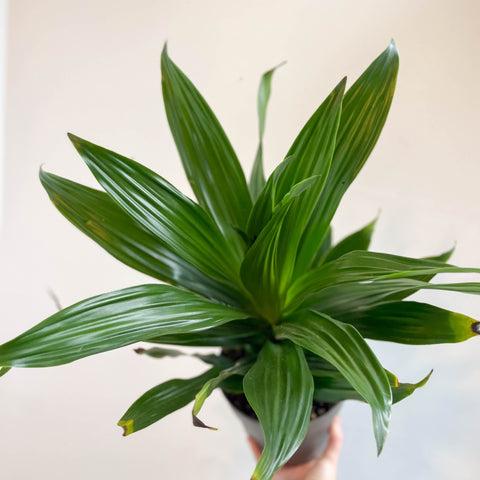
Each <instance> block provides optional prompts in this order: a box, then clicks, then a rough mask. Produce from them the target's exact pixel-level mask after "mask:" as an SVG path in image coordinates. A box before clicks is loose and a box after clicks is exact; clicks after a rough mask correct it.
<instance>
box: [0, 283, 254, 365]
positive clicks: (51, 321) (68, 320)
mask: <svg viewBox="0 0 480 480" xmlns="http://www.w3.org/2000/svg"><path fill="white" fill-rule="evenodd" d="M245 316H246V315H245V313H243V312H242V311H240V310H236V309H233V308H230V307H226V306H223V305H220V304H216V303H212V302H210V301H208V300H205V299H203V298H201V297H199V296H197V295H195V294H193V293H190V292H187V291H184V290H179V289H178V288H176V287H172V286H169V285H141V286H138V287H131V288H126V289H123V290H117V291H115V292H111V293H106V294H103V295H98V296H96V297H92V298H89V299H86V300H83V301H81V302H78V303H76V304H75V305H72V306H71V307H68V308H65V309H64V310H61V311H60V312H57V313H55V314H54V315H52V316H51V317H49V318H47V319H46V320H44V321H43V322H41V323H39V324H38V325H36V326H35V327H33V328H31V329H30V330H27V331H26V332H25V333H22V334H21V335H20V336H18V337H17V338H15V339H13V340H11V341H9V342H7V343H5V344H3V345H1V346H0V366H5V367H10V366H13V367H47V366H54V365H62V364H64V363H69V362H72V361H74V360H77V359H79V358H83V357H87V356H89V355H93V354H96V353H101V352H105V351H108V350H113V349H115V348H119V347H123V346H124V345H129V344H132V343H135V342H139V341H145V340H148V339H149V338H152V337H154V336H157V335H161V334H163V333H165V334H178V333H182V332H190V333H191V332H195V331H201V330H204V329H205V328H209V327H213V326H216V325H222V324H224V323H227V322H229V321H231V320H235V319H239V318H244V317H245Z"/></svg>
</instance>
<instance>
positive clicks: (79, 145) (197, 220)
mask: <svg viewBox="0 0 480 480" xmlns="http://www.w3.org/2000/svg"><path fill="white" fill-rule="evenodd" d="M69 137H70V140H71V141H72V143H73V144H74V146H75V148H76V149H77V150H78V152H79V153H80V155H81V156H82V158H83V160H84V161H85V163H86V164H87V166H88V167H89V168H90V170H91V171H92V173H93V174H94V175H95V177H96V178H97V180H98V181H99V183H100V184H101V185H102V187H103V188H104V189H105V190H106V191H107V193H108V194H109V195H110V196H111V197H112V198H113V199H114V200H115V201H116V202H117V203H118V204H119V205H120V206H121V207H122V208H123V209H124V210H125V211H126V212H127V213H128V214H129V215H130V216H131V217H133V218H134V219H135V220H137V221H138V222H139V223H141V224H142V225H143V227H144V228H146V229H147V230H149V231H150V232H151V233H152V234H153V235H155V236H157V237H158V238H159V239H160V240H161V241H162V242H164V243H165V244H167V245H169V246H170V248H171V249H172V250H173V251H174V252H175V253H176V254H177V255H179V256H181V257H182V258H183V259H184V260H185V261H187V262H188V263H191V264H192V265H195V266H196V267H197V268H198V269H199V270H201V271H202V272H204V273H206V274H207V275H209V276H212V277H214V278H219V279H220V280H221V281H222V282H227V281H230V282H231V284H232V289H233V290H234V291H235V289H236V287H235V282H236V281H237V282H238V281H239V279H238V270H239V262H240V257H237V256H235V255H233V254H232V250H231V248H230V247H229V245H228V244H227V243H226V241H225V239H224V238H223V237H222V234H221V232H220V231H219V230H218V228H217V226H216V225H215V223H214V222H213V220H212V219H211V218H210V217H209V216H208V215H207V214H206V213H205V212H204V211H203V209H202V208H201V207H200V206H199V205H197V204H195V203H194V202H192V201H191V200H190V199H189V198H187V197H186V196H185V195H183V194H182V193H181V192H179V191H178V190H177V189H176V188H175V187H174V186H173V185H171V184H170V183H168V182H167V181H166V180H165V179H163V178H162V177H160V176H159V175H157V174H155V173H154V172H152V171H151V170H149V169H148V168H146V167H144V166H142V165H140V164H139V163H137V162H134V161H133V160H130V159H128V158H126V157H123V156H121V155H119V154H117V153H114V152H112V151H110V150H107V149H105V148H102V147H99V146H97V145H94V144H93V143H90V142H87V141H86V140H82V139H80V138H78V137H76V136H74V135H72V134H70V135H69Z"/></svg>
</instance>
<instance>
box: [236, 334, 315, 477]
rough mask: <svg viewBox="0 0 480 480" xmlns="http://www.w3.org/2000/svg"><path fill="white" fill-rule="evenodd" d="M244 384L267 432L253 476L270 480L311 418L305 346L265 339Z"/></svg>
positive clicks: (311, 389) (310, 379)
mask: <svg viewBox="0 0 480 480" xmlns="http://www.w3.org/2000/svg"><path fill="white" fill-rule="evenodd" d="M243 386H244V390H245V395H246V397H247V400H248V403H250V405H251V406H252V408H253V410H254V411H255V413H256V415H257V417H258V420H259V422H260V425H261V426H262V429H263V432H264V436H265V448H264V449H263V452H262V455H261V457H260V460H259V461H258V463H257V466H256V468H255V472H254V474H253V476H252V480H270V479H271V478H272V476H273V474H274V473H275V471H276V470H278V469H279V468H280V467H281V466H282V465H284V464H285V463H286V462H287V461H288V460H289V458H290V457H291V456H292V455H293V454H294V453H295V451H296V450H297V449H298V447H299V446H300V444H301V443H302V441H303V439H304V437H305V435H306V433H307V428H308V425H309V422H310V413H311V411H312V395H313V380H312V375H311V373H310V370H309V369H308V365H307V362H306V360H305V356H304V354H303V351H302V349H301V348H299V347H297V346H296V345H293V344H291V343H290V342H282V343H278V344H274V343H271V342H266V343H265V345H264V347H263V349H262V351H261V352H260V355H259V357H258V359H257V362H256V363H255V365H254V366H253V367H252V368H251V369H250V371H249V372H248V373H247V374H246V375H245V378H244V380H243Z"/></svg>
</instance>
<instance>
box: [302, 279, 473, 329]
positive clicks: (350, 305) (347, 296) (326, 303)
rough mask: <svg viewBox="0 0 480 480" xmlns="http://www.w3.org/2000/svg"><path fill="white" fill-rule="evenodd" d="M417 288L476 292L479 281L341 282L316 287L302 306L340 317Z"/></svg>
mask: <svg viewBox="0 0 480 480" xmlns="http://www.w3.org/2000/svg"><path fill="white" fill-rule="evenodd" d="M421 289H425V290H443V291H450V292H461V293H471V294H474V295H480V282H464V283H427V282H422V281H420V280H417V279H415V278H399V279H393V280H380V281H375V282H369V283H345V284H343V285H335V286H332V287H327V288H324V289H322V290H320V291H319V292H317V293H315V294H314V295H312V296H311V297H310V298H308V299H307V300H306V301H305V302H304V303H303V306H305V307H306V306H310V307H312V308H314V309H316V310H319V311H322V312H324V313H327V314H328V315H332V316H335V317H337V318H341V317H342V316H343V315H345V314H348V313H349V312H352V311H354V310H365V309H366V308H369V307H373V306H374V305H376V304H378V303H381V302H383V301H385V299H387V298H390V297H391V295H394V294H397V293H408V294H410V293H412V292H415V291H418V290H421ZM472 328H473V326H472ZM476 333H478V332H476Z"/></svg>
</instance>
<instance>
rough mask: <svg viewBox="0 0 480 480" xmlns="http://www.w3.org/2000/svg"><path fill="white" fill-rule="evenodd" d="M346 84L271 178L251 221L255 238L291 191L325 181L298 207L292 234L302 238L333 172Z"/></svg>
mask: <svg viewBox="0 0 480 480" xmlns="http://www.w3.org/2000/svg"><path fill="white" fill-rule="evenodd" d="M345 82H346V80H345V79H343V80H342V81H341V82H340V83H339V84H338V85H337V86H336V87H335V89H334V90H333V91H332V92H331V94H330V95H329V96H328V97H327V98H326V100H325V101H324V102H323V103H322V104H321V105H320V107H318V109H317V110H316V111H315V113H314V114H313V115H312V116H311V118H310V119H309V120H308V122H307V123H306V125H305V126H304V127H303V129H302V131H301V132H300V133H299V135H298V137H297V138H296V139H295V141H294V143H293V145H292V146H291V148H290V150H289V152H288V154H287V156H286V158H285V160H284V161H283V163H284V165H281V166H279V167H277V169H276V171H275V172H274V174H272V176H271V178H272V181H270V179H269V182H267V185H266V187H265V188H264V190H263V191H262V192H261V194H260V196H259V197H258V199H257V202H256V203H255V205H254V208H253V210H252V213H251V215H250V218H249V220H248V233H249V235H250V237H255V236H256V235H258V234H259V233H260V231H261V229H262V228H263V227H264V226H265V225H266V224H267V223H268V221H269V220H270V217H271V215H272V212H273V211H274V209H275V206H276V205H277V204H278V203H279V202H280V201H281V200H282V199H283V198H284V196H285V195H287V193H288V192H289V191H291V189H292V188H293V187H294V185H296V184H298V183H299V182H301V181H302V180H305V179H306V178H309V177H312V176H319V177H320V178H321V181H319V182H317V184H316V186H315V188H311V189H310V191H309V193H308V194H307V195H304V196H303V197H302V200H299V201H298V202H297V206H296V207H295V209H296V211H297V212H296V215H295V217H293V218H295V224H294V225H292V227H291V228H292V234H295V235H296V236H301V234H302V232H303V229H304V228H305V225H306V223H307V221H308V219H309V217H310V215H311V213H312V210H313V208H314V206H315V204H316V201H317V199H318V197H319V195H320V193H321V191H322V189H323V186H324V184H325V181H326V179H327V175H328V171H329V169H330V163H331V160H332V155H333V151H334V148H335V138H336V134H337V129H338V125H339V122H340V113H341V109H342V99H343V92H344V90H345ZM257 204H258V205H257ZM290 243H291V244H292V243H293V244H294V243H295V242H294V239H293V238H292V239H290ZM295 249H296V246H295Z"/></svg>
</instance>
